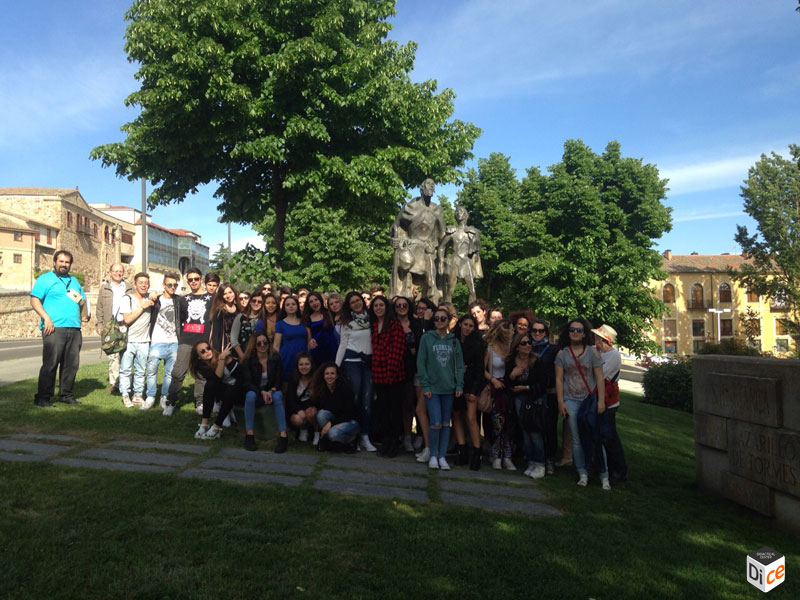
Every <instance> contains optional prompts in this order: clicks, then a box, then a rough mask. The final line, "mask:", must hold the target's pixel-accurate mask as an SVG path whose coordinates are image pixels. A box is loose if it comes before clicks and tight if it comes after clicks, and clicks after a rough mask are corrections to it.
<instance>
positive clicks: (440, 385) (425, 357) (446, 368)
mask: <svg viewBox="0 0 800 600" xmlns="http://www.w3.org/2000/svg"><path fill="white" fill-rule="evenodd" d="M417 374H418V375H419V382H420V384H421V385H422V393H427V392H432V393H434V394H452V393H454V392H461V391H463V390H464V356H463V354H462V352H461V342H459V341H458V340H457V339H456V336H455V334H453V333H448V334H447V335H445V336H444V337H441V336H440V335H439V334H438V333H437V332H436V330H433V331H427V332H425V335H423V336H422V339H421V340H420V343H419V351H418V352H417Z"/></svg>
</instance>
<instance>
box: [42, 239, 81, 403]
mask: <svg viewBox="0 0 800 600" xmlns="http://www.w3.org/2000/svg"><path fill="white" fill-rule="evenodd" d="M70 268H72V254H71V253H70V252H68V251H67V250H59V251H58V252H56V253H55V254H54V255H53V270H52V271H50V272H48V273H44V274H43V275H40V276H39V277H38V278H37V279H36V282H35V283H34V284H33V290H31V306H32V307H33V310H35V311H36V314H38V315H39V316H40V317H41V318H42V322H41V325H40V326H39V327H40V329H41V330H42V368H41V369H40V370H39V388H38V390H37V391H36V395H35V396H34V397H33V403H34V404H35V405H36V406H41V407H43V408H50V407H52V406H53V403H52V398H53V393H54V392H55V387H56V370H59V372H60V377H59V385H58V388H59V400H60V401H61V402H64V403H66V404H80V402H78V401H77V400H76V399H75V395H74V394H73V393H72V385H73V384H74V383H75V375H77V373H78V366H79V365H80V353H81V344H82V343H83V337H82V336H81V320H83V321H88V320H89V317H88V316H86V317H81V308H82V307H83V306H84V305H85V303H86V294H84V293H83V288H81V284H80V283H78V280H77V279H75V278H74V277H73V276H72V275H70V274H69V270H70Z"/></svg>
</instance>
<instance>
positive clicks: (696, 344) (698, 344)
mask: <svg viewBox="0 0 800 600" xmlns="http://www.w3.org/2000/svg"><path fill="white" fill-rule="evenodd" d="M705 347H706V341H705V340H695V341H693V342H692V351H694V352H700V350H702V349H703V348H705Z"/></svg>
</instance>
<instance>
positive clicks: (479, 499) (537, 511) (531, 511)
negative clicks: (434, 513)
mask: <svg viewBox="0 0 800 600" xmlns="http://www.w3.org/2000/svg"><path fill="white" fill-rule="evenodd" d="M441 498H442V502H444V503H445V504H452V505H458V506H472V507H474V508H482V509H484V510H499V511H507V512H518V513H525V514H528V515H543V516H561V511H559V510H558V509H557V508H554V507H552V506H550V505H549V504H544V503H542V502H524V501H522V500H512V499H510V498H497V497H495V496H488V497H487V496H466V495H462V494H452V493H449V492H442V494H441Z"/></svg>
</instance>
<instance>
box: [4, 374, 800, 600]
mask: <svg viewBox="0 0 800 600" xmlns="http://www.w3.org/2000/svg"><path fill="white" fill-rule="evenodd" d="M104 382H105V365H104V364H100V365H93V366H88V367H85V368H82V369H81V371H80V373H79V375H78V381H77V383H76V396H77V397H78V398H79V399H80V400H81V402H83V404H82V406H79V407H70V406H65V405H61V404H59V405H57V408H55V409H48V410H45V409H39V408H36V407H34V405H33V402H32V398H33V392H34V389H35V381H34V380H29V381H25V382H20V383H17V384H12V385H8V386H5V387H2V388H0V437H3V436H7V435H10V434H12V433H19V432H26V431H30V432H39V433H42V432H44V433H61V434H69V435H75V436H78V437H81V438H82V439H84V440H87V443H88V444H91V445H95V444H97V443H100V442H103V441H108V440H111V439H138V440H152V441H170V442H189V441H190V440H191V436H192V434H193V433H194V430H195V429H196V424H197V422H198V417H197V416H196V415H194V414H193V413H191V411H189V410H186V409H185V410H180V411H178V412H176V414H175V415H174V416H173V417H172V418H166V417H162V416H161V411H160V410H159V409H158V408H157V407H156V408H154V409H153V410H151V411H148V412H142V411H138V410H131V409H124V408H123V407H122V404H121V402H120V401H119V398H118V397H113V398H112V397H110V396H108V395H107V394H106V393H105V383H104ZM185 387H186V388H187V390H188V385H187V386H185ZM257 414H258V417H257V418H258V419H260V420H259V421H258V423H257V426H258V430H257V432H256V437H257V439H258V440H259V442H260V444H261V445H262V446H265V447H268V448H270V449H271V447H272V444H273V442H272V438H274V422H273V420H272V417H271V415H269V414H267V411H263V410H262V411H259V412H258V413H257ZM241 421H243V419H240V422H241ZM617 423H618V428H619V430H620V434H621V436H622V438H623V443H624V445H625V451H626V455H627V458H628V462H629V465H630V480H631V481H630V482H629V483H628V484H626V485H624V486H623V485H618V486H615V487H614V489H613V490H612V491H611V492H610V493H609V492H603V491H602V490H601V489H600V485H599V483H598V482H597V481H596V480H593V481H592V482H591V484H590V487H588V488H586V489H580V488H578V487H576V485H575V481H576V477H575V476H574V473H573V472H571V471H564V470H562V471H560V472H559V473H558V474H557V475H556V476H554V477H547V478H545V479H544V480H543V481H542V482H541V488H542V489H543V490H544V491H546V492H547V493H548V494H549V496H550V498H551V500H552V502H553V503H554V504H555V505H557V506H559V507H560V508H561V509H562V510H563V511H564V512H565V516H564V517H561V518H552V517H546V518H544V517H526V516H519V515H512V514H504V513H493V512H489V511H483V510H478V509H472V508H463V507H452V506H446V505H444V504H441V503H438V502H432V503H430V504H416V503H413V502H412V503H408V502H401V501H397V502H393V501H388V500H375V499H368V498H362V497H349V496H343V495H339V494H335V493H327V492H323V491H319V490H315V489H313V488H311V487H310V484H309V483H308V482H306V483H304V484H303V485H302V486H301V487H300V488H288V487H283V486H280V485H241V484H232V483H223V482H215V481H202V480H184V479H181V478H178V477H176V476H175V475H173V474H140V473H116V472H104V471H95V470H91V469H80V468H68V467H59V466H55V465H49V464H46V463H44V464H40V463H11V462H2V461H0V515H2V519H0V561H1V563H0V564H2V565H3V577H2V579H0V597H2V598H36V599H44V598H213V599H223V598H348V599H355V598H369V599H372V598H376V599H382V598H402V599H411V598H482V599H483V598H492V599H502V600H512V599H516V598H541V599H549V598H597V599H616V598H684V597H691V598H694V599H705V598H730V599H733V598H758V597H760V596H761V592H759V591H758V590H756V589H755V588H753V587H752V586H750V584H748V583H747V582H746V581H745V556H746V554H747V553H748V552H751V551H753V550H756V549H758V548H761V547H762V546H769V547H772V548H774V549H775V550H777V551H779V552H781V553H783V554H784V555H785V556H786V567H787V576H786V577H787V579H786V582H785V583H784V584H783V585H781V586H779V587H778V588H776V589H775V590H774V591H772V592H771V593H770V598H797V597H800V592H799V590H800V584H798V583H797V582H798V581H800V540H798V539H797V538H796V537H793V536H791V535H789V534H785V533H782V532H781V531H779V530H778V528H777V527H776V526H775V525H774V524H773V523H772V522H771V521H770V520H768V519H763V518H760V517H758V516H757V515H755V514H753V513H751V512H749V511H747V510H745V509H742V508H739V507H737V506H735V505H733V504H731V503H728V502H725V501H722V500H719V499H717V498H714V497H712V496H709V495H707V494H704V493H702V492H699V491H697V490H696V488H695V486H694V456H693V439H692V417H691V415H689V414H686V413H681V412H677V411H673V410H669V409H664V408H659V407H656V406H651V405H646V404H642V403H640V402H638V401H637V400H636V399H635V397H633V396H627V395H623V398H622V407H621V408H620V412H619V416H618V418H617ZM240 427H241V425H240ZM240 431H241V429H240ZM267 432H270V433H267ZM268 438H269V440H268ZM213 443H214V444H216V445H217V446H225V445H231V446H239V445H240V444H241V437H240V436H233V435H224V436H223V438H222V439H221V440H220V441H219V442H213ZM308 448H309V446H308V445H305V446H304V447H300V446H299V445H298V444H296V443H291V442H290V445H289V452H301V451H308V450H307V449H308ZM429 485H430V486H431V489H432V490H435V489H436V488H437V477H436V475H435V474H432V475H430V484H429ZM433 495H434V497H435V493H434V494H433Z"/></svg>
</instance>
